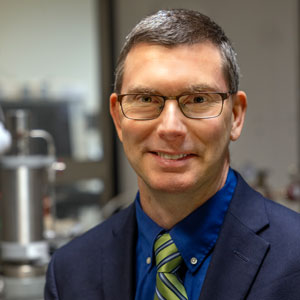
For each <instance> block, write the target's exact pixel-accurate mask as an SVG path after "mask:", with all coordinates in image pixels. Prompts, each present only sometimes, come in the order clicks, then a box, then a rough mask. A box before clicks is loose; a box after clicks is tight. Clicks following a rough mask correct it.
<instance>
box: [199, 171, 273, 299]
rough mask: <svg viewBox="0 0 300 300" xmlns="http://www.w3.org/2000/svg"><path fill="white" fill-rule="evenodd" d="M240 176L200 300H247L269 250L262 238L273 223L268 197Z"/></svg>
mask: <svg viewBox="0 0 300 300" xmlns="http://www.w3.org/2000/svg"><path fill="white" fill-rule="evenodd" d="M237 176H238V183H237V187H236V191H235V194H234V196H233V198H232V200H231V204H230V206H229V209H228V212H227V215H226V216H225V220H224V223H223V226H222V229H221V232H220V235H219V238H218V241H217V243H216V246H215V249H214V253H213V257H212V260H211V263H210V266H209V268H208V271H207V274H206V278H205V281H204V284H203V287H202V291H201V295H200V300H204V299H210V300H215V299H222V300H231V299H244V298H245V297H246V295H247V293H248V291H249V289H250V287H251V284H252V282H253V280H254V278H255V276H256V274H257V272H259V268H260V266H261V264H262V262H263V260H264V258H265V256H266V255H267V252H268V249H269V243H268V242H267V241H265V240H264V239H262V238H261V237H260V236H259V233H260V232H261V231H263V230H266V229H267V227H268V224H269V220H268V216H267V212H266V208H265V202H264V198H263V197H262V196H261V195H260V194H258V193H257V192H255V191H254V190H253V189H251V188H250V187H249V186H248V185H247V184H246V182H245V181H244V180H243V179H242V178H241V176H240V175H239V174H237Z"/></svg>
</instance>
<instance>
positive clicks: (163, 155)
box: [157, 152, 187, 159]
mask: <svg viewBox="0 0 300 300" xmlns="http://www.w3.org/2000/svg"><path fill="white" fill-rule="evenodd" d="M157 154H158V155H159V156H160V157H162V158H165V159H180V158H183V157H186V156H187V154H175V155H172V154H166V153H161V152H158V153H157Z"/></svg>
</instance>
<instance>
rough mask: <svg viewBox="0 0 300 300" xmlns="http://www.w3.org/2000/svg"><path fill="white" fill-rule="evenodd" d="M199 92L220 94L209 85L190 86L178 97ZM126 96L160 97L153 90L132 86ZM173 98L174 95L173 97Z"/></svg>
mask: <svg viewBox="0 0 300 300" xmlns="http://www.w3.org/2000/svg"><path fill="white" fill-rule="evenodd" d="M200 92H221V91H219V89H218V88H217V87H214V86H211V85H209V84H196V85H194V84H192V85H190V86H188V87H186V88H184V90H181V91H180V93H179V95H183V94H193V93H200ZM126 94H154V95H161V94H162V93H161V92H159V91H158V90H156V89H154V88H149V87H144V86H134V87H132V88H129V89H128V91H127V92H126ZM174 96H175V95H174Z"/></svg>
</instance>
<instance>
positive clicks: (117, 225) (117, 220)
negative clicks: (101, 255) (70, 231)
mask: <svg viewBox="0 0 300 300" xmlns="http://www.w3.org/2000/svg"><path fill="white" fill-rule="evenodd" d="M126 222H129V223H134V222H135V206H134V204H131V205H130V206H129V207H127V208H125V209H123V210H121V211H119V212H117V213H116V214H114V215H112V216H111V217H110V218H108V219H107V220H105V221H103V222H102V223H100V224H98V225H97V226H95V227H93V228H92V229H90V230H88V231H87V232H85V233H84V234H82V235H81V236H79V237H76V238H74V239H73V240H72V241H70V242H69V243H67V244H66V245H64V246H62V247H61V248H59V249H57V250H56V252H55V253H56V256H61V255H62V256H64V257H65V256H67V255H69V254H70V253H73V254H74V253H81V255H82V254H83V253H86V252H91V251H93V249H95V250H97V251H99V249H100V248H101V246H103V245H105V244H107V243H109V241H110V239H111V238H112V237H113V236H114V235H115V233H117V232H118V231H119V230H121V229H124V225H125V223H126Z"/></svg>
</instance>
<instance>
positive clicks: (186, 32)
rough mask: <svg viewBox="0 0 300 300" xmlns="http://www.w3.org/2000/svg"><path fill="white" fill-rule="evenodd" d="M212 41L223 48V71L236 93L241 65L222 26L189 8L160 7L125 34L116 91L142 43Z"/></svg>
mask: <svg viewBox="0 0 300 300" xmlns="http://www.w3.org/2000/svg"><path fill="white" fill-rule="evenodd" d="M203 42H211V43H213V44H214V45H215V46H217V47H218V48H219V50H220V53H221V56H222V59H223V70H224V74H225V76H226V79H227V82H228V85H229V91H230V92H231V93H236V92H237V90H238V85H239V77H240V72H239V66H238V64H237V60H236V53H235V51H234V49H233V47H232V44H231V42H230V40H229V39H228V37H227V36H226V35H225V33H224V31H223V29H222V28H221V27H220V26H219V25H217V24H216V23H215V22H214V21H212V20H211V19H210V18H209V17H207V16H206V15H203V14H201V13H200V12H197V11H192V10H187V9H170V10H160V11H158V12H157V13H155V14H153V15H150V16H148V17H146V18H144V19H142V20H141V21H140V22H139V23H138V24H137V25H136V26H135V27H134V28H133V29H132V31H131V32H130V33H129V34H128V36H127V37H126V40H125V43H124V45H123V48H122V50H121V52H120V56H119V59H118V62H117V67H116V73H115V84H114V89H115V92H117V93H120V92H121V88H122V81H123V74H124V64H125V60H126V57H127V55H128V53H129V51H130V50H131V49H132V48H133V47H134V46H135V45H137V44H139V43H148V44H156V45H162V46H165V47H175V46H178V45H183V44H186V45H192V44H197V43H203Z"/></svg>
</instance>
